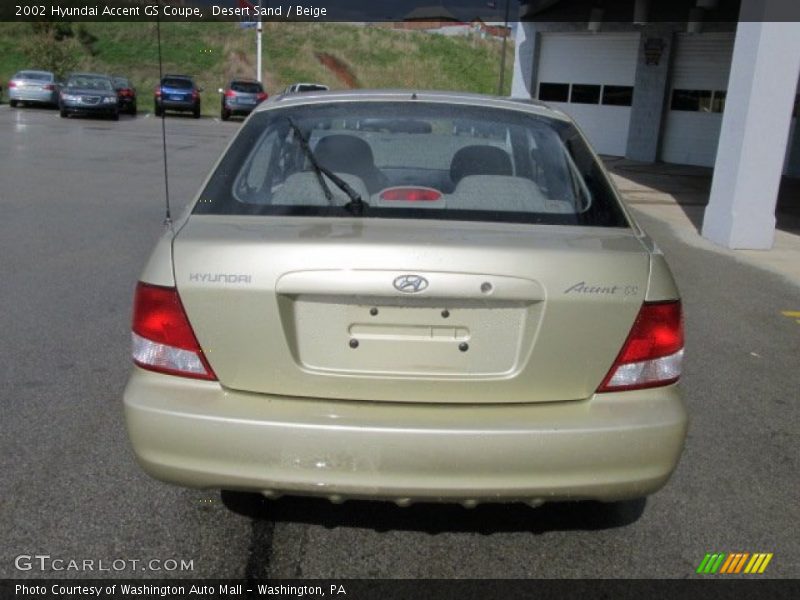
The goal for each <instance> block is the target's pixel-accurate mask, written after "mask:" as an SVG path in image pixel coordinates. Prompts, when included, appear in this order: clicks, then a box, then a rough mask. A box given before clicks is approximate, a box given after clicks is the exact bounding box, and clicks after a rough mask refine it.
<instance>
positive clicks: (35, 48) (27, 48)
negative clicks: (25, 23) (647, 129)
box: [21, 22, 82, 78]
mask: <svg viewBox="0 0 800 600" xmlns="http://www.w3.org/2000/svg"><path fill="white" fill-rule="evenodd" d="M31 29H32V35H31V36H30V37H28V38H26V40H25V41H24V42H23V44H22V48H21V49H22V51H23V53H24V54H25V56H26V57H27V59H28V62H29V64H30V65H31V68H36V69H42V70H45V71H52V72H53V73H55V74H56V76H57V77H58V78H62V77H64V76H65V75H66V74H67V73H69V72H70V71H72V70H74V69H75V68H76V67H77V66H78V64H80V61H81V54H82V48H81V44H80V42H78V41H77V40H75V37H74V33H73V31H72V25H71V24H69V23H48V22H33V23H31Z"/></svg>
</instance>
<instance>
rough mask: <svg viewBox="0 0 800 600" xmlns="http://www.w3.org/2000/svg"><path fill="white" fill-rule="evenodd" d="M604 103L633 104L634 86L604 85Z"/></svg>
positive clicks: (615, 104)
mask: <svg viewBox="0 0 800 600" xmlns="http://www.w3.org/2000/svg"><path fill="white" fill-rule="evenodd" d="M603 104H605V105H607V106H631V105H632V104H633V86H630V85H605V86H603Z"/></svg>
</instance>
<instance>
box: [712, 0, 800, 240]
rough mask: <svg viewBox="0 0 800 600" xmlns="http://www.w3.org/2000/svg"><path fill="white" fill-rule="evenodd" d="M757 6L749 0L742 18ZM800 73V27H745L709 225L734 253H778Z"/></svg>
mask: <svg viewBox="0 0 800 600" xmlns="http://www.w3.org/2000/svg"><path fill="white" fill-rule="evenodd" d="M773 1H774V0H767V1H766V4H767V5H769V4H771V3H772V2H773ZM750 4H751V3H750V0H744V1H743V3H742V15H744V12H745V10H746V8H752V7H751V6H748V5H750ZM761 4H763V2H762V3H761ZM799 72H800V32H798V25H797V23H792V22H768V21H764V22H760V21H740V22H739V24H738V28H737V30H736V42H735V44H734V49H733V63H732V65H731V75H730V80H729V82H728V94H727V97H726V102H725V113H724V115H723V117H722V131H721V133H720V137H719V147H718V150H717V160H716V165H715V167H714V178H713V180H712V183H711V197H710V199H709V204H708V207H707V208H706V211H705V217H704V219H703V236H704V237H706V238H708V239H709V240H711V241H712V242H716V243H717V244H720V245H722V246H726V247H728V248H740V249H753V250H768V249H769V248H771V247H772V243H773V239H774V236H775V204H776V202H777V199H778V187H779V186H780V181H781V174H782V171H783V163H784V157H785V156H786V143H787V139H788V136H789V127H790V124H791V116H792V108H793V106H794V97H795V89H796V87H797V77H798V73H799Z"/></svg>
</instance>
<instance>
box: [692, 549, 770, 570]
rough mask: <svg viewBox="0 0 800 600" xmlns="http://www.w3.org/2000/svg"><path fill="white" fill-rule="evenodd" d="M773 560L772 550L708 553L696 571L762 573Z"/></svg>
mask: <svg viewBox="0 0 800 600" xmlns="http://www.w3.org/2000/svg"><path fill="white" fill-rule="evenodd" d="M771 560H772V553H771V552H770V553H766V552H756V553H754V554H750V553H749V552H732V553H729V554H726V553H725V552H715V553H707V554H706V555H705V557H703V560H702V561H700V566H698V567H697V571H696V572H697V573H700V574H701V575H716V574H720V575H738V574H740V573H746V574H753V575H754V574H759V575H760V574H761V573H763V572H764V571H765V570H766V568H767V565H768V564H769V561H771Z"/></svg>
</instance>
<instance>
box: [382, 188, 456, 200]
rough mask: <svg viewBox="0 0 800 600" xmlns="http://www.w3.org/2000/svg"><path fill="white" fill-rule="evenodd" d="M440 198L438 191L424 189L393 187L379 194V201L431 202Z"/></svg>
mask: <svg viewBox="0 0 800 600" xmlns="http://www.w3.org/2000/svg"><path fill="white" fill-rule="evenodd" d="M441 197H442V194H441V192H439V190H435V189H433V188H426V187H394V188H390V189H388V190H384V191H382V192H381V200H389V201H395V200H397V201H406V202H433V201H435V200H438V199H439V198H441Z"/></svg>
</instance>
